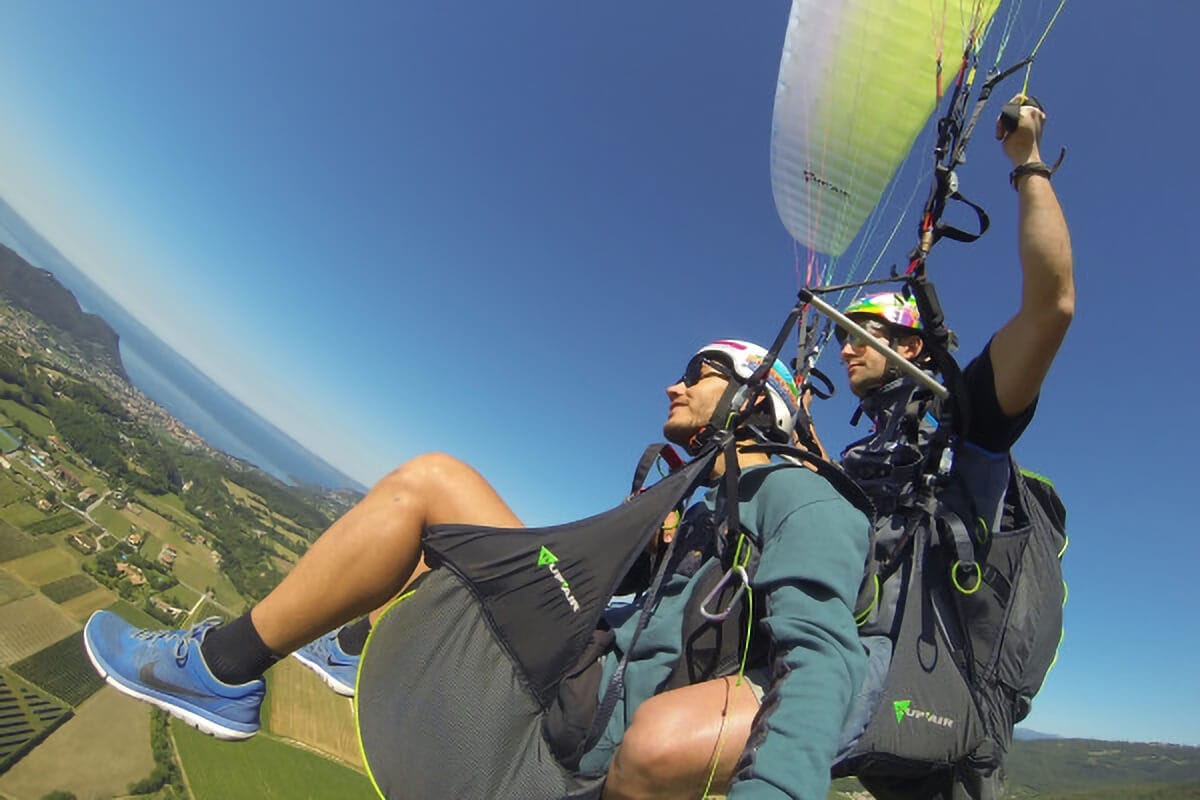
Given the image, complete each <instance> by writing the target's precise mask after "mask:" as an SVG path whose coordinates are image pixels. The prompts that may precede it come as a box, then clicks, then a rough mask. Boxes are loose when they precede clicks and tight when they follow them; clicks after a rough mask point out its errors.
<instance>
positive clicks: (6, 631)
mask: <svg viewBox="0 0 1200 800" xmlns="http://www.w3.org/2000/svg"><path fill="white" fill-rule="evenodd" d="M77 630H79V624H78V623H77V622H75V620H73V619H71V618H70V617H68V616H67V615H66V614H65V613H64V612H63V610H62V609H61V608H59V607H58V606H57V605H55V604H54V603H53V602H52V601H51V600H50V598H48V597H46V596H44V595H41V594H32V595H30V596H29V597H23V598H21V599H20V600H13V601H12V602H11V603H9V604H8V605H6V606H4V613H3V614H0V666H4V667H7V666H8V665H9V664H12V663H13V662H16V661H20V660H21V659H23V658H27V657H29V656H31V655H33V654H34V653H36V652H38V651H39V650H42V649H44V648H46V647H49V646H50V645H52V644H54V643H55V642H57V641H59V640H60V639H65V638H66V637H67V636H70V635H71V634H72V633H74V632H75V631H77Z"/></svg>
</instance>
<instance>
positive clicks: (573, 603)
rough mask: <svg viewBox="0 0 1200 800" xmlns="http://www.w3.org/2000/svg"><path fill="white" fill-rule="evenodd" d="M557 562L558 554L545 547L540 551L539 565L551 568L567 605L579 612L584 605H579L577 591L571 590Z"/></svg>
mask: <svg viewBox="0 0 1200 800" xmlns="http://www.w3.org/2000/svg"><path fill="white" fill-rule="evenodd" d="M557 564H558V556H556V555H554V553H551V552H550V551H549V550H548V549H546V548H545V547H543V548H542V549H541V550H539V551H538V559H537V565H538V566H539V567H545V568H546V569H548V570H550V574H551V575H553V576H554V579H555V580H556V581H558V589H559V591H561V592H562V594H563V597H565V598H566V600H567V605H569V606H570V607H571V610H572V611H574V612H576V613H578V612H579V609H580V608H581V607H582V606H580V605H579V600H578V599H576V597H575V593H574V592H572V591H571V584H569V583H567V579H566V578H565V577H563V574H562V570H560V569H559V568H558V566H557Z"/></svg>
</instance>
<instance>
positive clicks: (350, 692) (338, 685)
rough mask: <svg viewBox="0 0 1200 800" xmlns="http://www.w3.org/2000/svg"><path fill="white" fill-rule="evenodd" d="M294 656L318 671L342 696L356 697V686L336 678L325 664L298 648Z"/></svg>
mask: <svg viewBox="0 0 1200 800" xmlns="http://www.w3.org/2000/svg"><path fill="white" fill-rule="evenodd" d="M292 658H294V659H296V660H297V661H299V662H300V663H301V664H303V665H304V666H306V667H308V668H309V669H311V670H312V671H313V672H315V673H317V677H318V678H320V679H321V680H322V681H324V682H325V685H326V686H328V687H329V688H330V689H332V690H333V691H335V692H337V693H338V694H340V695H341V696H342V697H354V687H353V686H347V685H346V684H345V683H343V682H342V681H340V680H338V679H337V678H335V677H334V676H333V675H332V674H330V673H329V672H328V671H327V670H326V669H325V665H324V664H321V663H320V662H317V661H313V660H312V659H311V658H308V657H307V656H303V655H301V654H300V651H299V650H296V651H295V652H293V653H292Z"/></svg>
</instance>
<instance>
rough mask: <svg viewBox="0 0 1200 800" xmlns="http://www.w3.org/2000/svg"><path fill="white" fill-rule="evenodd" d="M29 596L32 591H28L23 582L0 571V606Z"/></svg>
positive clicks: (6, 571)
mask: <svg viewBox="0 0 1200 800" xmlns="http://www.w3.org/2000/svg"><path fill="white" fill-rule="evenodd" d="M31 594H33V589H30V588H29V586H28V585H27V584H26V583H25V582H24V581H22V580H21V579H20V578H18V577H17V576H16V575H13V574H12V573H11V572H9V571H8V570H5V569H0V606H2V605H4V604H5V603H8V602H10V601H12V600H16V599H18V598H20V597H28V596H29V595H31ZM6 613H7V612H6Z"/></svg>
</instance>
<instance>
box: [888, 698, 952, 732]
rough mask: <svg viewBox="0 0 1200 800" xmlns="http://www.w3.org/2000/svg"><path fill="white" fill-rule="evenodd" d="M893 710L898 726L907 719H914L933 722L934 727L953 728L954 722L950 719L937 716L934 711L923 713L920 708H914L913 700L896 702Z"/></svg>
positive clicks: (893, 704)
mask: <svg viewBox="0 0 1200 800" xmlns="http://www.w3.org/2000/svg"><path fill="white" fill-rule="evenodd" d="M892 710H894V711H895V712H896V724H897V725H899V724H900V723H901V721H902V720H903V719H904V718H905V717H912V718H913V719H919V720H922V721H923V722H931V723H933V724H934V725H940V726H941V727H943V728H953V727H954V720H952V719H950V718H949V717H943V716H941V715H939V714H935V713H933V712H932V711H922V710H921V709H919V708H913V707H912V700H895V701H893V702H892Z"/></svg>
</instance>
